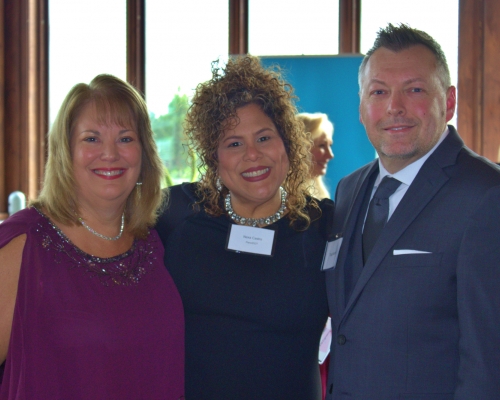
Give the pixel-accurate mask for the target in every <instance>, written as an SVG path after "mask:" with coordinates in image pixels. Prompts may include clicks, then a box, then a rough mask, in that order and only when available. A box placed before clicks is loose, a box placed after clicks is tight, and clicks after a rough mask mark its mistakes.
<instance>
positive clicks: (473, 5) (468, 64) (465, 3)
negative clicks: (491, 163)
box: [457, 0, 484, 153]
mask: <svg viewBox="0 0 500 400" xmlns="http://www.w3.org/2000/svg"><path fill="white" fill-rule="evenodd" d="M483 6H484V4H483V0H460V8H459V33H458V43H459V49H458V93H459V103H458V108H457V116H458V118H457V122H458V131H459V132H460V136H461V137H462V138H463V140H464V142H465V144H466V145H467V146H468V147H470V148H471V149H472V150H474V151H475V152H477V153H482V138H481V132H482V131H483V119H482V115H483V111H482V110H483V96H482V88H483V82H484V74H483V63H484V59H483V57H484V51H483V36H484V33H483V32H484V29H483Z"/></svg>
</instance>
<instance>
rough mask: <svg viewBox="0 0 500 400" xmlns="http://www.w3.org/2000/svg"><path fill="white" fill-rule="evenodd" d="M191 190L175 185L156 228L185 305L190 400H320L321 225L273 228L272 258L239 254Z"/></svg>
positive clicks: (225, 221)
mask: <svg viewBox="0 0 500 400" xmlns="http://www.w3.org/2000/svg"><path fill="white" fill-rule="evenodd" d="M194 189H195V186H194V184H183V185H180V186H176V187H173V188H172V189H171V194H170V196H171V199H170V203H171V207H170V208H169V209H168V210H167V211H166V212H165V213H164V215H163V216H162V217H161V218H160V222H159V224H158V226H157V227H156V228H157V230H158V232H159V234H160V237H161V239H162V241H163V244H164V246H165V265H166V266H167V268H168V270H169V272H170V274H171V276H172V278H173V279H174V281H175V283H176V285H177V288H178V290H179V292H180V294H181V298H182V300H183V303H184V310H185V311H184V312H185V320H186V329H185V330H186V344H185V345H186V398H187V399H196V400H201V399H210V400H213V399H217V400H221V399H231V400H234V399H252V400H254V399H260V400H262V399H273V400H275V399H301V400H308V399H311V400H313V399H314V400H316V399H320V398H321V384H320V375H319V368H318V344H319V339H320V335H321V332H322V330H323V327H324V325H325V321H326V319H327V316H328V306H327V298H326V290H325V282H324V274H323V273H322V272H321V271H320V268H321V263H322V258H323V253H324V249H325V243H326V239H325V238H324V235H323V234H322V229H321V224H323V223H324V221H323V220H316V221H314V222H313V223H312V224H311V226H310V227H309V229H307V230H306V231H302V232H300V231H296V230H294V229H292V228H291V227H290V226H289V223H290V221H289V220H288V219H287V218H283V219H281V220H279V221H278V222H276V223H275V224H273V225H271V226H268V227H267V228H268V229H273V230H275V231H276V233H275V247H274V255H273V256H272V257H268V256H262V255H255V254H248V253H236V252H233V251H228V250H226V249H225V247H226V242H227V238H228V228H229V225H230V224H231V221H230V219H229V218H228V217H227V216H225V215H223V216H220V217H217V218H215V217H212V216H209V215H207V214H206V213H205V212H204V211H203V209H202V208H201V210H199V211H197V212H195V211H193V210H192V203H193V202H194V201H195V199H196V198H195V194H194ZM322 204H323V206H322V208H324V205H325V203H322ZM330 207H331V201H330ZM179 210H180V212H179Z"/></svg>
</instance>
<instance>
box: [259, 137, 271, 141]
mask: <svg viewBox="0 0 500 400" xmlns="http://www.w3.org/2000/svg"><path fill="white" fill-rule="evenodd" d="M269 139H271V137H270V136H261V137H260V138H258V139H257V142H266V141H268V140H269Z"/></svg>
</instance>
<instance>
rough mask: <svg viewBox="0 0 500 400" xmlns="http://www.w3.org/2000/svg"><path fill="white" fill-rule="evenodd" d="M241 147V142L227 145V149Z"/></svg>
mask: <svg viewBox="0 0 500 400" xmlns="http://www.w3.org/2000/svg"><path fill="white" fill-rule="evenodd" d="M239 146H241V142H231V143H229V144H228V145H227V147H239Z"/></svg>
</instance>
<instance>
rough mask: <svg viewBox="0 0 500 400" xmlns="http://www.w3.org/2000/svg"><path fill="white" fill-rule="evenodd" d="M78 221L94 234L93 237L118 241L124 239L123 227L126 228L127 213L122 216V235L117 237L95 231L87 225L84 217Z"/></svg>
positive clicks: (119, 234)
mask: <svg viewBox="0 0 500 400" xmlns="http://www.w3.org/2000/svg"><path fill="white" fill-rule="evenodd" d="M78 221H80V223H81V224H82V225H83V227H84V228H85V229H87V230H88V231H89V232H90V233H92V234H93V235H96V236H98V237H100V238H101V239H104V240H118V239H120V238H121V237H122V234H123V227H124V226H125V211H124V212H123V214H122V224H121V226H120V233H118V235H116V236H115V237H111V236H105V235H101V234H100V233H99V232H96V231H94V230H93V229H92V228H91V227H90V226H88V225H87V224H86V223H85V221H84V220H83V219H82V217H78Z"/></svg>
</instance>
